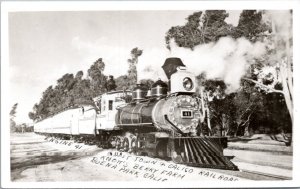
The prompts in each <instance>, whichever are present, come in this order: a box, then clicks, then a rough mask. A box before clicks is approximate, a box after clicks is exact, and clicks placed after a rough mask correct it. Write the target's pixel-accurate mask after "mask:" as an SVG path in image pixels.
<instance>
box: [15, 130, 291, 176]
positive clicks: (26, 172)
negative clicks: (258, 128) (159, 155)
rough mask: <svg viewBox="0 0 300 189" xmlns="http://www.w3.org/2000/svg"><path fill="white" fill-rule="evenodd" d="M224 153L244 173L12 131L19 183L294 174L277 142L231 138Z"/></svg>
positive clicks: (288, 149)
mask: <svg viewBox="0 0 300 189" xmlns="http://www.w3.org/2000/svg"><path fill="white" fill-rule="evenodd" d="M224 154H225V155H227V156H231V157H232V158H233V159H232V161H233V162H234V163H235V164H236V165H237V166H238V167H239V169H240V171H227V170H219V169H204V168H196V167H189V166H185V165H178V164H174V163H173V162H172V161H165V160H161V159H156V158H149V157H144V156H134V155H131V154H129V153H120V152H117V151H115V150H103V149H101V148H98V147H97V146H95V145H84V144H82V143H74V142H73V141H67V140H56V139H53V138H46V137H44V136H40V135H36V134H34V133H24V134H12V135H11V180H12V181H15V182H20V181H145V180H146V181H153V182H168V181H172V180H176V181H180V180H182V181H189V180H192V181H195V180H197V181H199V180H218V181H239V180H277V179H291V177H292V148H291V147H286V146H285V145H281V144H280V143H275V142H273V141H269V142H268V141H266V140H263V141H260V142H258V140H251V141H247V142H245V141H241V140H240V141H234V142H230V143H229V145H228V148H227V149H225V150H224Z"/></svg>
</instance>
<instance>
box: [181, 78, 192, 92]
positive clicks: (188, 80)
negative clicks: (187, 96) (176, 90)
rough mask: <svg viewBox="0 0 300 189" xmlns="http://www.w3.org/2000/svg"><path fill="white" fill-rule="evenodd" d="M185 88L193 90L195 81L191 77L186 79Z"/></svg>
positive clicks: (184, 81) (184, 80)
mask: <svg viewBox="0 0 300 189" xmlns="http://www.w3.org/2000/svg"><path fill="white" fill-rule="evenodd" d="M183 87H184V88H185V90H187V91H190V90H192V89H193V87H194V85H193V81H192V79H191V78H189V77H185V78H184V79H183Z"/></svg>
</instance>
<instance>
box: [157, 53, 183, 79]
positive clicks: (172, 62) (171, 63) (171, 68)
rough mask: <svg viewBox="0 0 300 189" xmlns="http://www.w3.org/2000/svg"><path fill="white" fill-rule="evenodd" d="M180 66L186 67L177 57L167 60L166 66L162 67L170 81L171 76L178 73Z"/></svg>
mask: <svg viewBox="0 0 300 189" xmlns="http://www.w3.org/2000/svg"><path fill="white" fill-rule="evenodd" d="M179 66H184V67H185V65H184V64H183V63H182V61H181V59H180V58H176V57H171V58H167V59H166V61H165V63H164V65H163V66H162V68H163V70H164V72H165V74H166V75H167V77H168V79H170V78H171V75H172V74H173V73H175V72H176V71H177V68H178V67H179Z"/></svg>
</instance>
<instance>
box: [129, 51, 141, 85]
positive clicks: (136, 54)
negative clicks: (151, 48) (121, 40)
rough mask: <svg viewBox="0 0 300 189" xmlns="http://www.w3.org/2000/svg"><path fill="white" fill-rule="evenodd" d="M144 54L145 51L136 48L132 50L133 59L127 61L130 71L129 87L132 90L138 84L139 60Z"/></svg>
mask: <svg viewBox="0 0 300 189" xmlns="http://www.w3.org/2000/svg"><path fill="white" fill-rule="evenodd" d="M142 54H143V50H140V49H138V47H135V48H133V49H132V50H131V52H130V55H131V58H130V59H128V60H127V62H128V64H129V69H128V80H129V81H128V82H129V83H128V87H129V88H130V89H132V88H133V87H134V86H135V85H136V83H137V82H138V75H137V68H136V67H137V64H138V58H139V56H141V55H142Z"/></svg>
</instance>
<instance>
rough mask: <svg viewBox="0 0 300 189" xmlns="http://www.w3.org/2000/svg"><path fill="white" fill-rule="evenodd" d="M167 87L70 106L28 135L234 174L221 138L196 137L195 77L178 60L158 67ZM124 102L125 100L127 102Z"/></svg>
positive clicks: (162, 84)
mask: <svg viewBox="0 0 300 189" xmlns="http://www.w3.org/2000/svg"><path fill="white" fill-rule="evenodd" d="M162 68H163V70H164V72H165V74H166V76H167V78H168V80H169V82H168V84H167V83H165V82H163V81H161V80H158V81H156V82H155V83H154V84H153V85H152V86H151V89H150V90H148V89H147V88H145V87H144V86H143V85H141V84H137V86H136V87H135V88H134V89H133V90H132V91H110V92H107V93H104V94H102V95H100V96H99V97H97V98H95V99H94V101H95V105H96V107H97V108H95V107H93V106H82V107H72V108H70V109H68V110H65V111H63V112H61V113H59V114H56V115H54V116H51V117H49V118H46V119H44V120H42V121H39V122H37V123H36V124H35V125H34V131H35V132H36V133H38V134H45V135H49V136H54V137H62V138H65V139H69V138H71V139H74V140H75V141H78V142H85V143H96V144H98V145H99V146H101V147H103V148H116V149H117V150H119V151H124V152H130V153H133V154H136V155H146V156H150V157H159V158H163V159H172V161H174V162H175V163H179V164H186V165H190V166H197V167H206V168H218V169H229V170H238V168H237V166H235V165H234V164H233V163H232V162H231V161H230V160H229V159H228V158H227V157H225V156H224V155H223V148H226V147H227V138H226V137H215V136H199V132H198V131H199V127H200V125H201V123H200V122H201V121H200V120H201V119H200V117H201V115H202V111H201V99H200V98H198V97H197V95H196V77H195V75H194V74H192V73H190V72H188V71H187V70H186V67H185V65H184V64H183V63H182V61H181V59H179V58H167V59H166V61H165V63H164V65H163V66H162ZM129 99H131V100H130V101H129Z"/></svg>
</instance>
